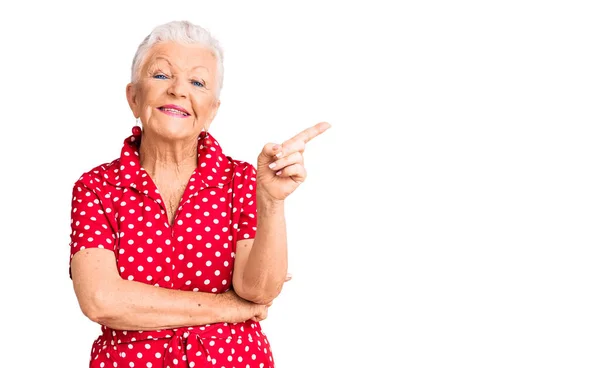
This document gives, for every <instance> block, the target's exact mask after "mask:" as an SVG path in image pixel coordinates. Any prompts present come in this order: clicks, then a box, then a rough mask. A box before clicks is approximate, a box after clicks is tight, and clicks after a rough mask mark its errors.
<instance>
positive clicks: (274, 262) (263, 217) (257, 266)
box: [243, 195, 288, 303]
mask: <svg viewBox="0 0 600 368" xmlns="http://www.w3.org/2000/svg"><path fill="white" fill-rule="evenodd" d="M256 203H257V216H258V217H257V230H256V235H255V237H254V242H253V244H252V250H251V251H250V254H249V256H248V261H247V263H246V266H245V268H244V274H243V285H244V287H243V289H244V295H243V296H244V297H246V298H249V300H252V301H254V302H256V303H268V302H270V301H272V300H273V299H274V298H275V297H277V295H279V293H280V292H281V289H282V287H283V283H284V282H285V277H286V274H287V268H288V258H287V232H286V224H285V216H284V202H283V201H277V202H274V201H270V200H265V199H264V198H263V197H261V196H260V195H258V196H257V202H256Z"/></svg>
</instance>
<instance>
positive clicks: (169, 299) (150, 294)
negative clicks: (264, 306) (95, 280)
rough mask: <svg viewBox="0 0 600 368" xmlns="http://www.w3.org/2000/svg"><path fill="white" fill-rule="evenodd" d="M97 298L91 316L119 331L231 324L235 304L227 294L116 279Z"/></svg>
mask: <svg viewBox="0 0 600 368" xmlns="http://www.w3.org/2000/svg"><path fill="white" fill-rule="evenodd" d="M110 286H111V287H110V288H107V290H105V291H100V292H98V293H97V294H98V295H96V298H95V300H96V303H94V304H95V305H96V306H97V308H95V313H94V314H93V315H92V316H90V315H88V317H90V318H91V319H92V320H94V321H96V322H98V323H100V324H102V325H105V326H108V327H110V328H114V329H118V330H136V331H138V330H139V331H144V330H157V329H167V328H177V327H183V326H196V325H204V324H208V323H216V322H224V321H228V320H229V318H230V316H229V314H231V308H232V306H231V305H230V304H231V303H228V300H227V298H225V297H223V294H212V293H201V292H192V291H181V290H171V289H165V288H160V287H156V286H151V285H147V284H144V283H140V282H136V281H128V280H116V281H114V282H113V283H111V285H110Z"/></svg>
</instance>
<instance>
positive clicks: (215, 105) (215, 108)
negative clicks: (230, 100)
mask: <svg viewBox="0 0 600 368" xmlns="http://www.w3.org/2000/svg"><path fill="white" fill-rule="evenodd" d="M220 106H221V100H217V101H215V102H214V103H213V106H212V111H211V112H210V116H209V117H208V121H207V122H206V129H208V128H209V127H210V125H211V124H212V122H213V120H214V118H215V116H217V112H218V111H219V107H220Z"/></svg>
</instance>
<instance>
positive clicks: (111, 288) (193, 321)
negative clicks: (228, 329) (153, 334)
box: [71, 249, 267, 331]
mask: <svg viewBox="0 0 600 368" xmlns="http://www.w3.org/2000/svg"><path fill="white" fill-rule="evenodd" d="M71 271H72V278H73V286H74V288H75V294H76V295H77V299H78V301H79V305H80V307H81V310H82V311H83V313H84V314H85V315H86V316H87V317H88V318H90V319H91V320H92V321H94V322H97V323H100V324H102V325H105V326H107V327H110V328H113V329H117V330H138V331H144V330H157V329H167V328H177V327H184V326H197V325H204V324H208V323H216V322H243V321H246V320H248V319H252V318H255V319H257V320H260V319H263V318H264V317H266V308H267V307H266V306H265V305H257V304H255V303H251V302H248V301H246V300H243V299H242V298H240V297H239V296H237V295H236V294H235V293H234V292H233V291H231V292H227V293H224V294H212V293H202V292H192V291H180V290H171V289H165V288H160V287H156V286H151V285H147V284H144V283H141V282H137V281H129V280H124V279H122V278H121V277H120V275H119V273H118V270H117V268H116V262H115V256H114V253H113V252H112V251H107V250H105V249H84V250H81V251H79V252H77V253H76V254H75V255H74V256H73V259H72V261H71Z"/></svg>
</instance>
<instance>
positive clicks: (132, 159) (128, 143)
mask: <svg viewBox="0 0 600 368" xmlns="http://www.w3.org/2000/svg"><path fill="white" fill-rule="evenodd" d="M141 141H142V139H141V137H140V136H135V135H131V136H129V137H127V138H126V139H125V140H124V141H123V148H122V149H121V157H120V158H118V159H116V160H115V161H113V162H111V163H110V164H109V165H108V166H107V171H106V173H105V174H104V178H105V179H106V181H108V182H109V183H111V184H112V185H114V186H117V187H121V188H134V189H135V190H137V191H139V192H143V193H144V194H148V195H150V196H152V195H153V194H154V192H155V190H154V189H155V188H154V187H153V189H152V190H150V189H145V188H148V186H147V184H148V183H149V182H151V180H150V176H149V175H148V172H147V171H146V170H145V169H144V168H143V167H142V166H141V165H140V154H139V148H140V143H141ZM235 166H236V163H235V161H234V160H233V159H232V158H231V157H229V156H226V155H225V154H223V150H222V148H221V145H220V144H219V142H217V140H216V139H214V137H213V136H212V135H210V134H209V133H208V132H207V133H206V135H205V136H204V137H198V166H197V167H196V169H195V170H194V172H193V173H192V176H191V177H190V182H191V183H190V185H189V186H188V187H189V188H188V190H190V192H189V193H188V194H187V195H185V196H186V197H187V196H190V195H194V194H195V193H197V192H198V191H200V190H202V189H205V188H211V187H214V188H223V187H224V186H225V185H227V184H228V183H229V182H231V180H232V179H233V174H234V168H235ZM195 183H198V184H195ZM156 192H158V191H157V190H156Z"/></svg>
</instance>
